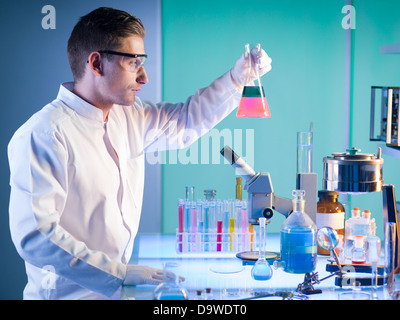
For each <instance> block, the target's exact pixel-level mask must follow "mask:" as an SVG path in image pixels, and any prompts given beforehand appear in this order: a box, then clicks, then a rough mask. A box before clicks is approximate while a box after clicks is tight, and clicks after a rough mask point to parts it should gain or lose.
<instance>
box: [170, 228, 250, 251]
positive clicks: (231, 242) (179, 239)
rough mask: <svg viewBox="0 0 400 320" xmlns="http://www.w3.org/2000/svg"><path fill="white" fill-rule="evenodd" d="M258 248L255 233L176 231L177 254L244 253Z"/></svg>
mask: <svg viewBox="0 0 400 320" xmlns="http://www.w3.org/2000/svg"><path fill="white" fill-rule="evenodd" d="M255 247H256V234H255V232H245V233H241V232H230V233H215V232H208V233H206V232H196V233H190V232H179V231H178V230H177V231H176V246H175V249H176V252H177V253H200V252H225V253H226V252H232V253H237V252H243V251H253V250H254V249H255Z"/></svg>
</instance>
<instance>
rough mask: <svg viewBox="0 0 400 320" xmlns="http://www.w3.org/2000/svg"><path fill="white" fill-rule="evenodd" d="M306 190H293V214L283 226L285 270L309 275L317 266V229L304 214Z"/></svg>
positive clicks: (282, 250)
mask: <svg viewBox="0 0 400 320" xmlns="http://www.w3.org/2000/svg"><path fill="white" fill-rule="evenodd" d="M304 195H305V191H304V190H293V196H294V199H293V213H292V214H290V215H289V217H288V218H287V219H286V221H285V222H284V223H282V226H281V261H282V262H283V268H284V269H283V270H284V271H286V272H290V273H307V272H312V271H314V270H315V267H316V265H317V238H316V233H317V227H316V225H315V224H314V222H313V221H312V220H311V218H310V217H309V216H308V215H307V214H306V213H305V212H304V205H305V201H304Z"/></svg>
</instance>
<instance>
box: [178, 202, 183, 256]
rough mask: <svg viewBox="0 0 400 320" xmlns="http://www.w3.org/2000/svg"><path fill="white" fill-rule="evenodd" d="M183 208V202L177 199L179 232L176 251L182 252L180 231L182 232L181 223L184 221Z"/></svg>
mask: <svg viewBox="0 0 400 320" xmlns="http://www.w3.org/2000/svg"><path fill="white" fill-rule="evenodd" d="M184 210H185V203H184V201H183V199H178V232H179V237H178V239H179V245H178V251H179V252H182V233H183V230H184V228H183V223H184Z"/></svg>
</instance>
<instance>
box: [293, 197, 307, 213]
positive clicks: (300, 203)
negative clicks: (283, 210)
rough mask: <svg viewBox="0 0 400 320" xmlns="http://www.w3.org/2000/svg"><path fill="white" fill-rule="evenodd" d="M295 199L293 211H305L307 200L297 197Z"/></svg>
mask: <svg viewBox="0 0 400 320" xmlns="http://www.w3.org/2000/svg"><path fill="white" fill-rule="evenodd" d="M292 201H293V212H304V207H305V203H306V202H305V200H300V199H295V200H292Z"/></svg>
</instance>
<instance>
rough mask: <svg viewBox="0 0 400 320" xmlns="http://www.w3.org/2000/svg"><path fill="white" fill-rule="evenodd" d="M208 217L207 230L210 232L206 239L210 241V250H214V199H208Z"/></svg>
mask: <svg viewBox="0 0 400 320" xmlns="http://www.w3.org/2000/svg"><path fill="white" fill-rule="evenodd" d="M209 208H210V209H209V211H208V214H209V218H208V223H209V225H208V230H209V231H208V232H209V233H210V235H209V238H208V241H209V242H210V245H209V249H210V251H215V249H216V248H215V240H216V239H215V231H216V223H215V201H210V205H209Z"/></svg>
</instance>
